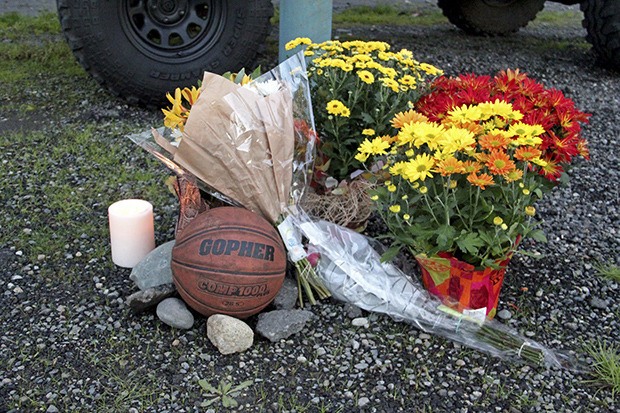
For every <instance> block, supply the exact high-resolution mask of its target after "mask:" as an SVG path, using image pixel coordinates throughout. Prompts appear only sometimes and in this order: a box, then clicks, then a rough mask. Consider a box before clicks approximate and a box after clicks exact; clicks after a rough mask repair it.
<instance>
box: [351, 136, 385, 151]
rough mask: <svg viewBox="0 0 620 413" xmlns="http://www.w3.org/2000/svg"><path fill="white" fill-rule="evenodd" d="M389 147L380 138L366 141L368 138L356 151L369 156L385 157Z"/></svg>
mask: <svg viewBox="0 0 620 413" xmlns="http://www.w3.org/2000/svg"><path fill="white" fill-rule="evenodd" d="M389 147H390V144H389V143H388V142H386V141H384V140H383V139H381V137H376V138H374V139H373V140H368V138H366V139H364V141H363V142H362V143H361V144H360V146H359V148H358V149H357V151H358V152H359V153H363V154H370V155H387V149H388V148H389Z"/></svg>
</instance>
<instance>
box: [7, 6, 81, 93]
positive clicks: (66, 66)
mask: <svg viewBox="0 0 620 413" xmlns="http://www.w3.org/2000/svg"><path fill="white" fill-rule="evenodd" d="M33 35H34V36H33ZM0 38H2V39H4V41H2V42H0V82H3V83H14V82H17V81H20V80H23V79H26V78H28V77H30V76H32V75H33V73H38V74H45V76H51V75H60V76H82V77H84V76H85V74H84V70H83V69H82V68H81V67H80V66H79V64H78V63H77V62H76V60H75V58H74V57H73V54H72V53H71V50H70V49H69V46H68V45H67V44H66V42H65V40H64V38H63V36H62V35H61V30H60V23H59V22H58V17H57V16H56V15H54V14H52V13H45V14H42V15H40V16H37V17H29V16H22V15H18V14H15V13H9V14H5V15H0Z"/></svg>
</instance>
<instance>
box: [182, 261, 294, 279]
mask: <svg viewBox="0 0 620 413" xmlns="http://www.w3.org/2000/svg"><path fill="white" fill-rule="evenodd" d="M172 262H173V263H175V264H178V265H181V266H183V267H186V268H191V269H194V270H201V271H208V272H213V273H225V274H229V275H252V276H257V275H258V276H260V275H264V276H269V275H280V274H282V273H283V272H284V273H286V268H285V269H284V271H282V270H280V271H270V272H269V271H268V272H249V271H239V270H225V269H221V268H211V267H200V266H198V265H193V264H189V263H187V262H183V261H179V260H178V259H174V258H173V259H172Z"/></svg>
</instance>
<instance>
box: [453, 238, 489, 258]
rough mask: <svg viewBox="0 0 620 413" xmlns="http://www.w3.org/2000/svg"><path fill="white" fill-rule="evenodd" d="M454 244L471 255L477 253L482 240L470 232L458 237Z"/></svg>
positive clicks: (482, 242) (482, 243)
mask: <svg viewBox="0 0 620 413" xmlns="http://www.w3.org/2000/svg"><path fill="white" fill-rule="evenodd" d="M456 244H457V245H458V246H459V248H460V249H461V250H462V251H465V252H468V253H470V254H471V255H477V254H478V250H479V249H480V247H482V246H484V241H483V240H482V239H481V238H480V237H478V235H476V234H474V233H471V232H470V233H467V234H466V235H465V236H464V237H463V236H460V237H458V238H457V239H456Z"/></svg>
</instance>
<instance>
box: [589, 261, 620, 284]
mask: <svg viewBox="0 0 620 413" xmlns="http://www.w3.org/2000/svg"><path fill="white" fill-rule="evenodd" d="M594 269H595V270H596V275H598V276H599V277H603V278H607V279H608V280H612V281H615V282H620V267H619V266H618V265H616V264H614V263H612V262H597V263H596V264H594Z"/></svg>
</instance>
